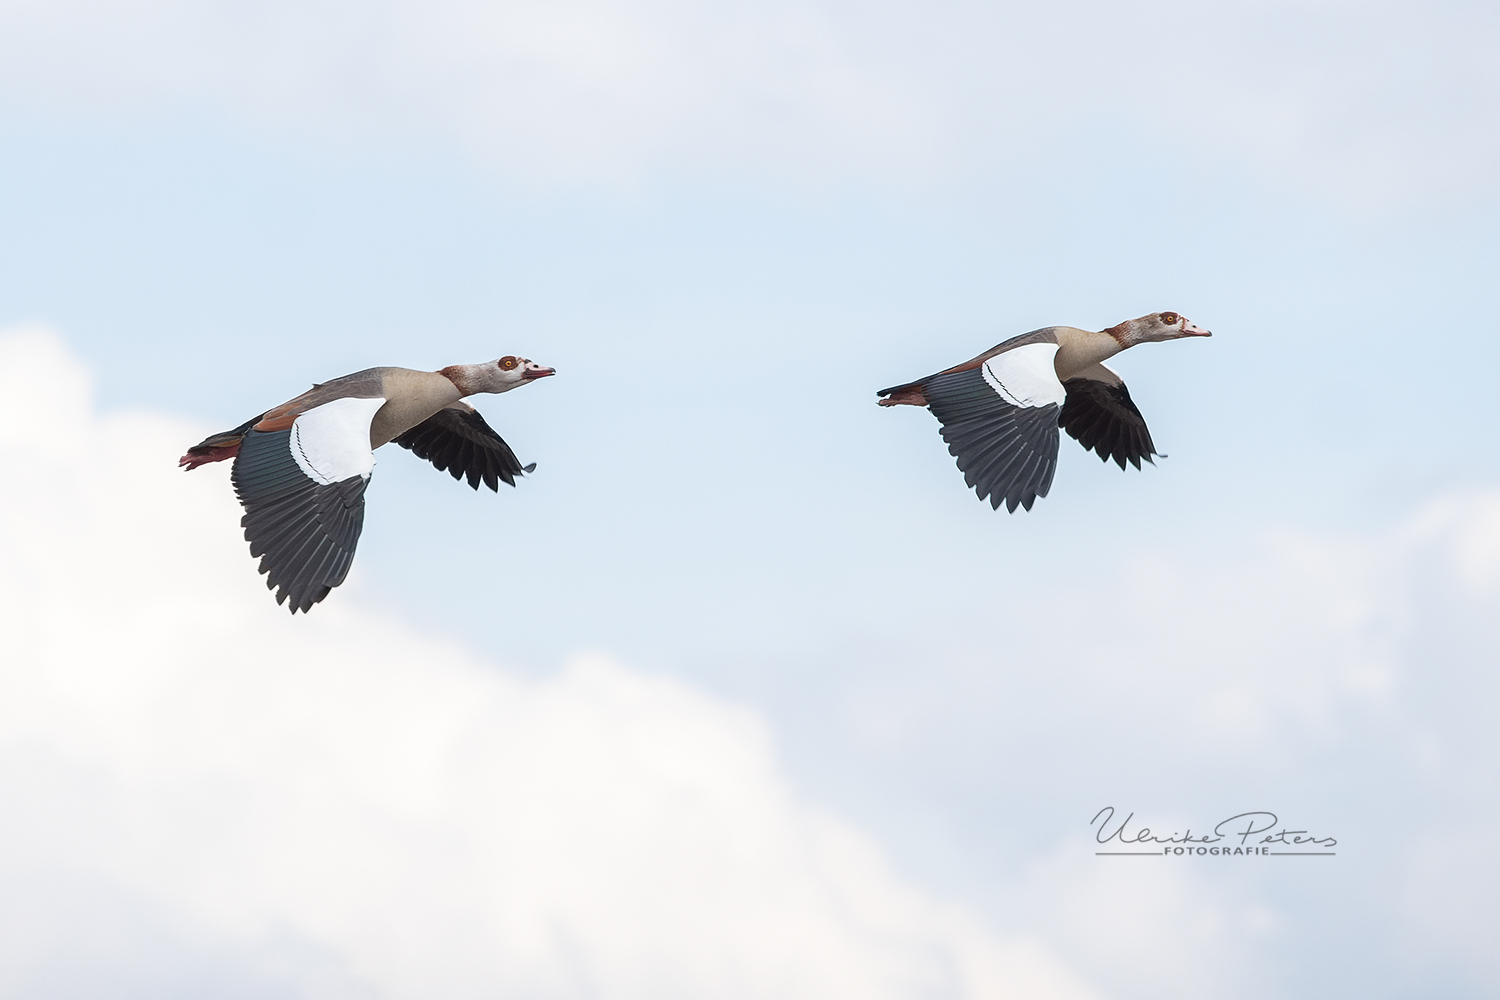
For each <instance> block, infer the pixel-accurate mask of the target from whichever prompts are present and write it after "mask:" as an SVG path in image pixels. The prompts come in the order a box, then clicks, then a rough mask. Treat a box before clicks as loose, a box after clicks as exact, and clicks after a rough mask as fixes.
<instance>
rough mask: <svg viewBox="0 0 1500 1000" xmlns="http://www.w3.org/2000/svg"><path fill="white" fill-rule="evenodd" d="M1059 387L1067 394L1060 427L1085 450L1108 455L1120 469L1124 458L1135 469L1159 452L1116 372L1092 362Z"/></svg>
mask: <svg viewBox="0 0 1500 1000" xmlns="http://www.w3.org/2000/svg"><path fill="white" fill-rule="evenodd" d="M1063 388H1064V389H1065V390H1067V394H1068V400H1067V402H1066V403H1064V404H1063V408H1062V416H1061V417H1060V420H1061V422H1062V426H1063V430H1065V431H1067V432H1068V435H1069V436H1070V437H1072V438H1075V439H1076V440H1077V441H1078V443H1079V444H1081V445H1083V447H1084V449H1085V450H1087V451H1095V452H1097V453H1098V454H1099V459H1100V461H1105V462H1107V461H1109V460H1110V459H1111V458H1112V459H1114V460H1115V462H1116V463H1117V464H1118V465H1119V466H1120V468H1122V469H1123V468H1125V463H1126V462H1127V461H1128V462H1130V463H1131V464H1132V465H1134V466H1135V467H1136V468H1137V469H1139V468H1140V467H1141V460H1142V459H1145V460H1146V461H1148V462H1150V461H1151V458H1152V456H1153V455H1161V453H1160V452H1158V451H1157V450H1156V446H1155V445H1154V444H1152V443H1151V432H1150V431H1149V430H1147V429H1146V418H1145V417H1142V416H1141V411H1140V410H1138V409H1136V408H1135V403H1133V402H1131V400H1130V390H1129V389H1127V388H1125V382H1124V380H1123V379H1121V378H1120V376H1118V375H1116V374H1115V373H1114V372H1112V371H1110V370H1109V369H1108V368H1106V367H1104V366H1103V365H1093V366H1091V367H1089V368H1086V369H1084V371H1083V373H1082V374H1080V375H1078V376H1077V377H1075V378H1070V379H1068V381H1067V382H1065V383H1063ZM1152 464H1153V465H1154V464H1155V463H1154V462H1153V463H1152Z"/></svg>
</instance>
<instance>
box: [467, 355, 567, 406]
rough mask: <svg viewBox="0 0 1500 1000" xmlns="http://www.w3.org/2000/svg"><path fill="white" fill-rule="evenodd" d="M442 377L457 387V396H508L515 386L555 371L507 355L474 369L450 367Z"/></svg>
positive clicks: (555, 372)
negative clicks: (486, 394) (487, 393)
mask: <svg viewBox="0 0 1500 1000" xmlns="http://www.w3.org/2000/svg"><path fill="white" fill-rule="evenodd" d="M442 374H444V375H446V376H447V377H448V380H449V381H450V382H452V383H453V384H454V385H456V386H458V391H459V392H461V393H463V394H464V395H465V396H472V395H474V394H475V393H476V392H509V391H510V390H512V389H514V388H515V387H516V386H518V385H525V384H526V383H528V382H534V381H536V380H537V379H539V378H546V377H547V376H548V375H556V374H557V369H555V368H547V367H545V366H544V365H539V364H537V363H536V362H535V361H532V360H531V359H530V358H523V357H520V356H519V355H516V354H507V355H506V356H505V357H503V358H496V359H495V360H494V361H485V362H483V363H481V364H477V365H449V366H448V367H447V368H444V369H443V371H442Z"/></svg>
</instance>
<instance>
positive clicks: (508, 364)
mask: <svg viewBox="0 0 1500 1000" xmlns="http://www.w3.org/2000/svg"><path fill="white" fill-rule="evenodd" d="M515 366H516V359H515V358H513V357H511V356H510V355H506V356H505V357H503V358H501V359H500V367H501V368H503V369H505V370H506V371H510V370H511V369H512V368H514V367H515Z"/></svg>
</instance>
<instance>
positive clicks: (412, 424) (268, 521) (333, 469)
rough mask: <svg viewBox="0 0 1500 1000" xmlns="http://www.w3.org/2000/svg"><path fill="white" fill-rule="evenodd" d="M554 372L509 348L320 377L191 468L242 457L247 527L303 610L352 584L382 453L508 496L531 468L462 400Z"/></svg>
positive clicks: (272, 574) (238, 483) (222, 439)
mask: <svg viewBox="0 0 1500 1000" xmlns="http://www.w3.org/2000/svg"><path fill="white" fill-rule="evenodd" d="M553 374H556V372H555V371H554V370H553V369H551V368H543V367H542V366H541V365H539V364H536V363H535V362H533V361H530V360H528V359H526V358H521V357H516V356H515V355H507V356H505V357H503V358H500V359H499V360H497V361H489V362H485V363H484V364H477V365H450V366H449V367H447V368H444V369H442V370H441V371H435V372H421V371H413V370H411V369H409V368H368V369H366V370H365V371H362V372H355V373H354V374H353V375H345V376H344V377H343V378H336V379H334V380H333V381H331V382H322V383H319V384H315V385H314V386H313V387H312V388H311V389H310V390H308V391H307V392H304V393H303V394H302V395H300V396H298V397H297V398H296V399H293V400H291V401H289V402H286V403H282V404H281V405H280V406H278V407H276V408H275V409H273V410H267V411H266V412H265V413H262V414H261V415H260V416H258V417H251V418H250V419H249V420H247V421H245V422H244V423H243V424H240V426H238V427H236V428H235V429H234V430H232V431H225V432H224V433H222V434H215V435H213V436H212V437H210V438H208V439H207V440H205V441H203V442H201V443H200V444H196V445H194V446H193V447H191V448H189V449H188V450H187V454H186V455H183V456H182V458H181V459H179V460H178V463H177V464H178V465H180V466H182V467H183V468H184V469H185V470H186V471H189V472H191V471H192V470H193V469H196V468H198V466H200V465H207V464H208V463H209V462H222V461H224V460H225V459H230V458H232V459H234V469H233V471H232V473H231V474H230V479H231V480H232V481H233V482H234V490H235V493H236V494H238V496H239V498H240V503H242V504H244V506H245V516H244V517H243V518H241V519H240V526H241V527H243V528H244V529H245V540H246V541H248V542H249V543H250V554H251V555H252V556H259V557H262V558H261V562H260V572H262V573H264V574H266V587H267V588H268V589H271V590H275V591H276V603H277V604H281V603H284V602H286V601H287V599H288V598H290V599H291V612H292V614H296V613H297V612H298V611H301V612H302V613H303V614H306V613H307V610H308V609H309V608H311V607H312V606H313V605H314V604H316V603H318V602H319V601H321V600H322V599H323V598H325V597H327V596H328V592H329V591H330V590H332V589H333V588H334V587H337V586H338V585H339V584H341V583H343V582H344V577H345V576H347V575H348V573H349V564H350V563H351V562H353V561H354V547H355V545H356V544H358V542H359V532H360V529H361V528H362V527H363V526H364V520H365V486H366V485H368V484H369V481H370V472H371V470H373V469H374V468H375V456H374V454H373V452H374V450H375V449H376V448H379V447H380V446H381V445H383V444H386V443H388V442H391V441H394V442H396V443H397V444H399V445H400V446H401V447H403V448H406V449H408V450H410V451H411V452H412V453H413V454H415V455H416V456H417V457H418V458H422V459H426V460H427V461H429V462H431V463H432V464H433V465H435V466H437V467H438V469H440V470H447V472H448V473H449V474H450V475H452V476H453V478H454V479H463V478H464V477H468V480H469V485H470V486H472V487H473V488H474V489H476V490H477V489H479V484H480V482H481V481H483V482H484V483H485V485H487V486H488V487H489V488H490V489H492V490H495V491H496V492H499V489H500V485H499V484H500V481H501V480H504V481H505V482H506V483H507V484H508V485H511V486H514V485H515V484H516V479H515V477H516V476H517V475H518V474H521V473H526V472H531V471H532V470H533V469H535V468H536V463H535V462H533V463H532V464H530V465H525V466H523V465H522V464H521V463H520V462H519V461H517V460H516V456H515V453H514V452H512V451H511V450H510V446H509V445H507V444H506V443H505V442H504V441H503V440H501V438H500V435H498V434H496V433H495V432H494V430H493V429H492V428H491V427H490V425H489V424H487V423H485V422H484V418H483V417H481V416H480V415H479V413H478V412H477V411H475V409H474V408H473V407H472V406H470V405H469V404H467V403H465V402H463V397H465V396H470V395H473V394H474V393H476V392H509V391H510V390H511V389H514V388H516V386H520V385H525V384H527V383H528V382H531V381H534V380H536V379H539V378H545V377H546V376H548V375H553Z"/></svg>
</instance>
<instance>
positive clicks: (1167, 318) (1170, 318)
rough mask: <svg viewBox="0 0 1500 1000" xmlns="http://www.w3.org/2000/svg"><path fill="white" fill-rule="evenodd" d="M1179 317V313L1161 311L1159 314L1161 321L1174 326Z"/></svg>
mask: <svg viewBox="0 0 1500 1000" xmlns="http://www.w3.org/2000/svg"><path fill="white" fill-rule="evenodd" d="M1180 319H1182V317H1181V316H1179V315H1177V314H1176V313H1162V314H1161V321H1162V322H1163V323H1165V324H1167V325H1168V326H1176V325H1177V321H1178V320H1180Z"/></svg>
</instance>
